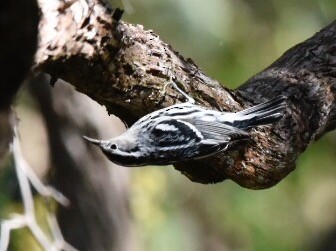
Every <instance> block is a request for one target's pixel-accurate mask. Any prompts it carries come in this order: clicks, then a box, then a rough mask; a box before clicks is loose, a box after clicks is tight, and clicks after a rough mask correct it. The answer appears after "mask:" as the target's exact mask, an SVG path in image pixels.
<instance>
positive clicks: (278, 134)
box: [36, 0, 336, 189]
mask: <svg viewBox="0 0 336 251" xmlns="http://www.w3.org/2000/svg"><path fill="white" fill-rule="evenodd" d="M58 3H59V1H57V0H40V1H39V4H40V8H41V10H42V13H43V16H42V21H41V23H40V38H41V40H40V44H39V48H38V52H37V56H36V68H37V69H39V70H42V71H45V72H47V73H49V74H50V75H51V76H53V77H54V78H62V79H64V80H65V81H68V82H69V83H71V84H72V85H73V86H75V87H76V89H77V90H78V91H80V92H83V93H85V94H87V95H88V96H90V97H91V98H92V99H94V100H96V101H97V102H98V103H100V104H101V105H105V106H106V108H107V110H108V112H109V113H114V114H116V115H117V116H119V117H120V118H121V119H123V120H125V121H126V122H128V123H129V124H130V123H132V122H134V121H135V120H136V119H138V118H139V117H140V116H142V115H144V114H146V113H149V112H151V111H154V110H156V109H159V108H162V107H165V106H168V105H171V104H173V103H175V102H177V101H182V100H183V97H181V95H179V94H178V93H176V92H175V91H174V90H172V89H169V90H167V91H166V92H165V93H163V92H162V89H163V85H164V84H165V82H166V81H167V80H168V79H169V75H170V74H172V75H173V76H174V78H175V79H176V80H177V82H178V83H179V84H180V85H181V87H182V88H183V89H185V90H186V92H188V93H189V94H190V95H191V96H193V97H194V98H195V99H196V101H197V102H198V103H200V104H202V105H204V106H209V107H213V108H214V109H220V110H227V111H237V110H240V109H242V108H244V107H247V106H250V105H251V104H254V103H259V102H262V101H265V100H267V99H269V98H271V97H274V96H277V95H280V94H282V95H286V96H288V97H289V98H288V108H287V112H286V115H285V117H284V118H283V119H282V120H281V121H280V122H279V123H277V124H274V125H271V126H264V127H258V128H256V129H253V130H252V132H251V136H252V139H253V140H252V142H251V144H249V145H244V146H242V147H237V146H236V147H232V150H231V151H229V152H224V153H219V154H217V155H216V156H214V157H210V158H206V159H202V160H198V161H188V162H185V163H179V164H176V165H175V168H177V169H178V170H180V171H181V172H182V173H183V174H184V175H186V176H187V177H188V178H189V179H191V180H192V181H195V182H200V183H214V182H219V181H223V180H225V179H227V178H230V179H232V180H233V181H235V182H237V183H239V184H240V185H242V186H244V187H248V188H252V189H261V188H267V187H270V186H273V185H275V184H276V183H278V182H279V181H280V180H281V179H282V178H284V177H285V176H286V175H287V174H288V173H290V172H291V171H292V170H293V169H294V168H295V161H296V159H297V157H298V156H299V154H300V153H301V152H303V151H304V150H305V149H306V147H307V146H308V145H309V144H310V143H311V142H313V141H314V140H317V139H318V138H320V137H321V136H323V135H324V134H325V133H326V132H327V131H330V130H333V129H334V128H335V125H336V123H335V121H336V120H335V113H336V109H335V102H334V100H335V92H336V87H335V86H336V83H335V73H334V72H335V71H334V70H335V61H336V58H335V56H334V55H335V48H336V43H335V41H336V31H335V29H336V23H332V24H331V25H329V26H328V27H326V28H325V29H323V30H322V31H321V32H319V33H317V34H316V35H315V36H313V37H312V38H310V39H308V40H307V41H305V42H303V43H301V44H299V45H297V46H295V47H294V48H292V49H290V50H289V51H287V52H286V53H285V54H284V55H283V56H282V57H281V58H280V59H278V60H277V61H276V62H275V63H273V64H272V65H271V66H270V67H268V68H267V69H265V70H264V71H263V72H261V73H259V74H257V75H256V76H254V77H252V78H251V79H250V80H248V81H247V82H246V83H245V84H243V85H242V86H241V87H240V88H238V90H229V89H227V88H225V87H222V86H221V85H220V83H219V82H218V81H216V80H213V79H211V78H210V77H208V76H206V75H205V74H204V73H203V72H202V71H201V70H200V69H199V68H198V67H197V66H196V65H195V64H194V63H193V62H192V60H190V59H184V58H183V57H182V56H180V55H179V54H178V53H177V52H176V51H174V50H173V49H172V48H171V47H170V46H169V45H168V44H166V43H164V42H163V41H161V40H160V39H159V36H157V35H156V34H154V33H153V32H152V31H146V30H144V29H143V27H142V26H140V25H132V24H128V23H125V22H122V21H119V22H118V20H113V17H112V11H111V9H110V8H109V7H108V6H107V5H105V4H103V3H102V1H99V0H91V1H90V2H89V3H86V2H85V1H77V2H75V3H74V4H73V5H71V7H69V8H67V9H62V11H60V10H59V8H58Z"/></svg>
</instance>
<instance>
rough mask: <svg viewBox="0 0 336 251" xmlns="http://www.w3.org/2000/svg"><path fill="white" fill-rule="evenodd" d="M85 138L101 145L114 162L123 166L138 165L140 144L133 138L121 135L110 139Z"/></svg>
mask: <svg viewBox="0 0 336 251" xmlns="http://www.w3.org/2000/svg"><path fill="white" fill-rule="evenodd" d="M83 138H84V139H85V140H86V141H88V142H90V143H92V144H94V145H97V146H99V148H100V149H101V150H102V152H103V153H104V154H105V155H106V157H107V158H108V159H109V160H110V161H112V162H113V163H116V164H119V165H123V166H137V164H135V163H137V160H138V159H139V157H141V152H140V149H139V146H138V145H137V144H136V142H135V141H134V140H133V139H132V138H126V137H123V136H119V137H116V138H113V139H109V140H98V139H92V138H89V137H87V136H83Z"/></svg>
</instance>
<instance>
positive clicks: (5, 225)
mask: <svg viewBox="0 0 336 251" xmlns="http://www.w3.org/2000/svg"><path fill="white" fill-rule="evenodd" d="M11 150H12V153H13V157H14V164H15V170H16V175H17V178H18V183H19V187H20V192H21V195H22V202H23V207H24V213H23V215H16V216H15V217H13V218H11V219H8V220H4V221H3V222H2V223H1V236H0V251H6V250H7V248H8V244H9V240H10V232H11V231H12V230H14V229H19V228H23V227H28V229H29V230H30V231H31V232H32V234H33V236H34V237H35V239H36V240H37V241H38V243H39V244H40V245H41V246H42V248H43V249H45V250H48V251H50V250H51V251H59V250H66V251H75V250H76V249H75V248H74V247H72V246H71V245H70V244H68V243H67V242H66V241H65V240H64V238H63V235H62V233H61V231H60V229H59V226H58V223H57V221H56V217H55V215H54V214H52V213H50V212H48V223H49V227H50V229H51V232H52V237H53V238H52V239H51V238H50V237H48V235H47V234H45V233H44V232H43V230H42V229H41V227H40V226H39V225H38V223H37V220H36V214H35V207H34V198H33V194H32V190H31V187H30V184H29V182H30V183H31V184H32V185H33V186H34V187H35V189H36V190H37V192H38V193H40V194H41V195H42V196H44V197H50V198H53V199H55V200H56V201H57V202H59V203H61V204H62V205H68V204H69V201H68V199H67V198H66V197H65V196H64V195H62V194H61V193H60V192H58V191H57V190H56V189H54V188H52V187H50V186H45V185H44V184H43V183H42V182H41V180H40V179H39V178H38V177H37V175H36V174H35V173H34V171H33V170H32V168H31V167H30V166H29V164H28V163H27V161H26V160H25V159H24V157H23V155H22V153H21V148H20V141H19V137H18V134H17V130H16V128H15V136H14V139H13V144H12V148H11Z"/></svg>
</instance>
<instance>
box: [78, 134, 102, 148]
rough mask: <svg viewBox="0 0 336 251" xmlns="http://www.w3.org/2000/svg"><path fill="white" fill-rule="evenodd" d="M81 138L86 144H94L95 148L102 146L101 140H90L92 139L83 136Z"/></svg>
mask: <svg viewBox="0 0 336 251" xmlns="http://www.w3.org/2000/svg"><path fill="white" fill-rule="evenodd" d="M83 138H84V139H85V140H86V141H88V142H90V143H92V144H94V145H97V146H101V144H102V140H98V139H92V138H89V137H87V136H83Z"/></svg>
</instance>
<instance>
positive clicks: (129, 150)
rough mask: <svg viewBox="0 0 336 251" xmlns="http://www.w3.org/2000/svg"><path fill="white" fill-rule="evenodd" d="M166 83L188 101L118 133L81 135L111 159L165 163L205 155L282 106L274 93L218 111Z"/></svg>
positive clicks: (275, 115) (270, 118) (243, 135)
mask: <svg viewBox="0 0 336 251" xmlns="http://www.w3.org/2000/svg"><path fill="white" fill-rule="evenodd" d="M172 84H173V86H174V88H176V89H177V90H178V91H179V92H180V93H181V94H182V95H184V96H185V97H186V98H187V100H188V102H186V103H181V104H176V105H172V106H169V107H166V108H163V109H160V110H157V111H155V112H152V113H150V114H147V115H146V116H144V117H142V118H141V119H139V120H138V121H137V122H136V123H135V124H133V125H132V126H131V127H130V128H129V129H128V130H127V131H126V132H125V133H123V134H122V135H120V136H118V137H115V138H112V139H109V140H96V139H92V138H89V137H86V136H84V138H85V139H86V140H87V141H89V142H90V143H93V144H95V145H98V146H99V147H100V149H101V150H102V151H103V153H104V154H105V155H106V156H107V157H108V158H109V159H110V161H112V162H114V163H116V164H120V165H123V166H144V165H168V164H172V163H175V162H178V161H185V160H190V159H198V158H203V157H206V156H210V155H212V154H215V153H217V152H219V151H223V150H225V149H226V148H227V147H228V144H229V143H232V142H236V141H239V140H246V139H248V138H249V134H248V132H246V130H248V129H250V128H252V127H255V126H259V125H266V124H270V123H273V122H276V121H278V120H279V119H280V118H281V117H282V115H283V109H284V107H285V99H286V97H284V96H280V97H277V98H275V99H273V100H271V101H268V102H265V103H262V104H259V105H256V106H253V107H250V108H248V109H245V110H242V111H240V112H236V113H232V112H221V111H217V110H213V109H209V108H205V107H202V106H199V105H195V101H194V99H192V98H191V97H189V96H188V95H187V94H186V93H184V92H183V91H182V90H181V89H179V88H178V87H177V85H176V84H175V83H173V82H172Z"/></svg>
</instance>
